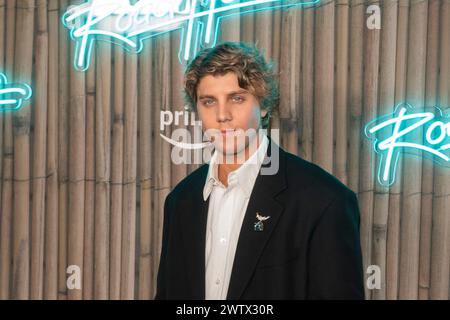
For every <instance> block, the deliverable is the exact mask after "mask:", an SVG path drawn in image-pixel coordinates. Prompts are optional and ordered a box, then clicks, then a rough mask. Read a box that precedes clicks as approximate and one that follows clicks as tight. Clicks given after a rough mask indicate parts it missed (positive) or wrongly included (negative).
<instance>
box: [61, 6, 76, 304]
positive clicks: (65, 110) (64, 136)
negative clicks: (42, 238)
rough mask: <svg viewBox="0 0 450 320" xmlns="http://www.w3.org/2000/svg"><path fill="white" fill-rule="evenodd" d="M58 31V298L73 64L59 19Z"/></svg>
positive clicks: (64, 261) (63, 266)
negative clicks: (70, 77) (70, 75)
mask: <svg viewBox="0 0 450 320" xmlns="http://www.w3.org/2000/svg"><path fill="white" fill-rule="evenodd" d="M67 7H68V1H67V0H61V2H60V7H59V8H60V11H59V16H62V15H63V14H64V12H65V10H66V9H67ZM59 27H60V32H59V113H58V123H59V127H58V176H59V194H58V206H59V207H58V209H59V217H58V218H59V223H58V226H59V227H58V228H59V229H58V299H60V300H62V299H67V285H66V278H67V275H66V269H67V240H68V237H67V231H68V227H67V221H68V210H69V208H68V205H69V203H68V202H69V201H68V199H69V186H68V181H69V165H68V162H69V110H70V108H69V103H70V100H69V88H70V79H69V74H70V70H71V68H73V64H72V61H73V60H71V54H70V47H69V45H70V39H69V36H68V32H67V30H66V28H65V27H64V26H63V25H62V24H61V23H60V24H59Z"/></svg>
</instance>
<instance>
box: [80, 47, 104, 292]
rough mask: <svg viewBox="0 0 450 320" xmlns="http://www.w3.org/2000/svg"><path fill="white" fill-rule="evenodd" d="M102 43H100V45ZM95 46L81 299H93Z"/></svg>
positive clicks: (90, 76)
mask: <svg viewBox="0 0 450 320" xmlns="http://www.w3.org/2000/svg"><path fill="white" fill-rule="evenodd" d="M102 45H103V43H102V44H101V45H100V46H102ZM96 53H97V47H94V48H93V49H92V52H91V61H90V67H89V69H88V70H87V71H86V168H85V170H86V184H85V193H84V194H85V198H84V203H85V205H84V247H83V279H82V280H83V287H82V291H83V299H84V300H91V299H94V298H95V296H94V287H95V285H94V281H95V277H94V265H95V258H94V255H95V233H94V229H95V226H96V224H95V203H96V202H95V182H96V181H95V150H96V148H95V130H96V125H95V121H96V117H95V112H96V103H95V99H96V85H95V78H96V66H97V63H96V62H97V59H96Z"/></svg>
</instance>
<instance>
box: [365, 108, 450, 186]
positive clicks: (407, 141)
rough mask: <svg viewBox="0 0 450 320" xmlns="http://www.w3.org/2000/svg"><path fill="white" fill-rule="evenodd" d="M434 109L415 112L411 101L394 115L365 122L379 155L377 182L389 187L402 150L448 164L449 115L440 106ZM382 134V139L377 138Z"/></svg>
mask: <svg viewBox="0 0 450 320" xmlns="http://www.w3.org/2000/svg"><path fill="white" fill-rule="evenodd" d="M435 111H436V112H417V111H415V110H414V108H413V107H412V106H411V105H410V104H402V105H399V106H397V107H396V110H395V112H394V113H393V114H390V115H387V116H383V117H381V118H378V119H376V120H374V121H371V122H370V123H369V124H367V126H366V128H365V130H364V131H365V134H366V136H367V137H368V138H370V139H372V140H374V149H375V151H376V152H377V153H378V154H380V162H379V167H378V182H379V183H380V184H382V185H385V186H390V185H392V184H393V183H394V182H395V176H396V173H395V171H396V168H397V163H398V161H399V156H400V153H401V152H402V151H404V152H406V153H413V154H416V155H428V156H431V157H433V160H435V161H436V162H437V163H440V164H444V165H445V164H450V115H449V114H445V113H444V112H443V111H442V110H441V109H439V108H436V110H435ZM419 130H422V131H419ZM418 132H422V133H423V134H424V136H423V137H421V138H420V139H417V133H418ZM381 135H383V138H382V140H380V138H379V137H380V136H381Z"/></svg>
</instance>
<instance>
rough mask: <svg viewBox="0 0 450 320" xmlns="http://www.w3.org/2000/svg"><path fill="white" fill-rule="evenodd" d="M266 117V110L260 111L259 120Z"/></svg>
mask: <svg viewBox="0 0 450 320" xmlns="http://www.w3.org/2000/svg"><path fill="white" fill-rule="evenodd" d="M266 115H267V110H264V109H261V118H264V117H265V116H266Z"/></svg>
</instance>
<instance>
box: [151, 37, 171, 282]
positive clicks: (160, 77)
mask: <svg viewBox="0 0 450 320" xmlns="http://www.w3.org/2000/svg"><path fill="white" fill-rule="evenodd" d="M154 52H155V53H154V58H155V62H158V63H157V64H156V65H155V71H154V76H155V78H154V84H155V85H154V101H153V103H154V109H155V113H156V114H155V116H154V119H153V120H154V124H153V125H154V127H155V130H159V125H160V123H159V122H160V121H159V114H160V111H161V110H169V107H170V102H171V101H170V93H171V90H170V88H168V86H166V85H165V83H169V75H170V74H171V70H170V59H169V52H170V47H169V45H168V43H167V41H165V40H164V39H158V40H156V41H155V51H154ZM157 132H158V131H157ZM159 132H160V133H162V134H164V135H165V136H169V137H170V132H171V128H169V127H167V126H166V127H165V129H164V130H162V131H159ZM155 137H156V138H155V141H154V151H153V154H155V155H159V156H157V157H155V158H154V167H153V169H154V173H153V176H154V178H155V187H154V193H153V199H154V201H155V202H154V208H155V211H154V214H153V229H152V231H153V239H152V240H153V244H154V247H153V250H152V251H153V252H154V253H155V255H156V259H154V260H153V261H154V265H153V269H154V270H155V271H156V270H158V266H159V258H160V254H161V242H162V225H163V219H164V200H165V198H166V196H167V194H168V193H169V191H170V183H171V174H172V173H171V170H170V169H171V159H170V154H171V147H170V144H168V143H167V142H166V141H164V140H163V139H162V138H161V137H160V136H159V134H155ZM156 276H157V273H156V272H155V273H154V275H153V277H154V278H153V281H154V283H156Z"/></svg>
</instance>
